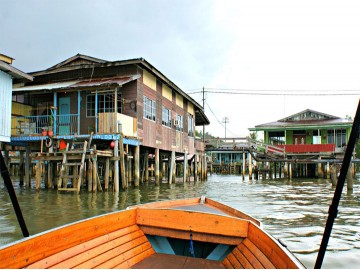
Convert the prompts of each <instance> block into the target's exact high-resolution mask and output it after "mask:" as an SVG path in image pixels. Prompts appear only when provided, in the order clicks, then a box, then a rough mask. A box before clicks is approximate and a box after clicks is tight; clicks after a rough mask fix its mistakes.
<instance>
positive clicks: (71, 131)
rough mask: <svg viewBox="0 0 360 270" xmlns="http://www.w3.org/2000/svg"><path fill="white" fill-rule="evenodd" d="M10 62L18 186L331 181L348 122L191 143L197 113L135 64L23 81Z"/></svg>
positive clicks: (63, 68) (3, 73) (265, 128)
mask: <svg viewBox="0 0 360 270" xmlns="http://www.w3.org/2000/svg"><path fill="white" fill-rule="evenodd" d="M13 60H14V59H13V58H11V57H9V56H6V55H3V54H0V85H1V88H0V91H1V96H2V97H3V98H2V99H1V102H2V103H4V105H2V106H3V108H4V111H5V113H3V114H2V115H1V116H0V117H1V118H2V121H3V122H6V123H7V124H6V125H3V126H4V128H3V130H1V134H0V137H1V139H2V140H1V141H3V143H1V150H2V151H3V153H4V157H5V161H6V163H7V165H8V168H10V174H11V175H12V176H14V177H18V178H19V179H20V185H21V186H24V187H28V188H35V189H37V190H39V189H43V188H44V189H57V190H58V191H59V192H61V191H62V192H66V191H68V192H80V191H88V192H96V191H115V192H118V191H120V190H125V189H127V188H128V187H129V186H134V187H137V186H139V185H140V184H141V183H143V182H148V181H153V182H154V183H155V185H159V184H161V183H168V184H172V183H175V182H176V181H183V182H185V181H205V180H206V179H207V176H208V174H212V173H217V174H234V175H239V179H241V178H242V179H245V176H246V175H247V177H248V179H249V180H259V179H262V180H266V179H276V178H288V179H292V178H297V177H301V178H306V177H309V178H310V177H311V178H315V177H318V178H326V179H331V180H332V182H333V183H334V184H335V183H336V179H337V174H338V172H339V168H340V166H341V162H342V158H343V156H344V153H345V149H346V142H347V140H348V138H349V135H350V131H351V126H352V120H350V119H344V118H340V117H337V116H333V115H329V114H325V113H322V112H318V111H316V110H313V109H305V110H304V111H301V112H299V113H297V114H294V115H290V116H288V117H285V118H283V119H279V120H274V122H271V123H265V124H259V125H256V126H254V127H249V132H251V134H263V138H255V137H256V136H255V137H254V138H253V136H252V138H250V137H244V138H226V137H225V138H204V137H202V138H197V137H196V134H195V128H196V127H204V126H207V125H209V124H210V121H209V119H208V117H207V116H206V114H205V112H204V108H203V106H201V105H200V104H198V103H197V102H196V101H195V100H194V99H193V98H192V97H190V96H189V95H188V94H187V93H185V92H184V91H183V90H181V89H180V88H179V87H178V86H177V85H175V84H174V83H173V82H172V81H171V80H170V79H169V78H168V77H166V76H165V75H164V74H163V73H162V72H160V71H159V70H158V69H157V68H156V67H154V66H152V65H151V63H149V62H147V61H146V60H145V59H143V58H137V59H129V60H118V61H105V60H102V59H98V58H95V57H91V56H87V55H82V54H77V55H75V56H73V57H70V58H68V59H65V60H64V61H62V62H60V63H58V64H55V65H54V66H51V67H48V68H46V69H44V70H41V71H37V72H31V73H24V72H22V71H20V70H18V69H16V68H15V67H14V66H13ZM6 102H7V103H6ZM5 103H6V104H5ZM10 114H11V117H10ZM3 126H2V127H3ZM204 130H205V129H203V133H202V134H205V132H204ZM355 162H357V160H356V159H353V163H352V166H351V168H350V170H349V172H348V177H347V179H348V188H351V187H352V180H351V179H352V177H353V175H354V173H355V166H354V163H355Z"/></svg>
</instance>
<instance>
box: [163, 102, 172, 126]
mask: <svg viewBox="0 0 360 270" xmlns="http://www.w3.org/2000/svg"><path fill="white" fill-rule="evenodd" d="M162 124H163V125H164V126H167V127H171V110H169V109H168V108H166V107H164V106H163V107H162Z"/></svg>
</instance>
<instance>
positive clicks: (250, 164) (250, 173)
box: [248, 153, 253, 180]
mask: <svg viewBox="0 0 360 270" xmlns="http://www.w3.org/2000/svg"><path fill="white" fill-rule="evenodd" d="M248 156H249V180H252V179H253V176H252V173H253V171H252V169H253V166H252V156H251V154H250V153H248Z"/></svg>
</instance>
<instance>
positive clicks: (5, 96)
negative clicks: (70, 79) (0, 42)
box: [0, 54, 33, 142]
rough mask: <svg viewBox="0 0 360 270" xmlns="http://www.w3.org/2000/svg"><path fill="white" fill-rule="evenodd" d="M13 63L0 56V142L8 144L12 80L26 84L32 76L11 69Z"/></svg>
mask: <svg viewBox="0 0 360 270" xmlns="http://www.w3.org/2000/svg"><path fill="white" fill-rule="evenodd" d="M13 61H14V59H13V58H11V57H9V56H7V55H4V54H0V100H1V111H2V114H1V116H0V117H1V125H0V142H10V137H11V100H12V89H13V80H18V81H21V82H26V81H32V79H33V78H32V76H30V75H28V74H26V73H25V72H22V71H20V70H18V69H16V68H15V67H13V66H12V63H13Z"/></svg>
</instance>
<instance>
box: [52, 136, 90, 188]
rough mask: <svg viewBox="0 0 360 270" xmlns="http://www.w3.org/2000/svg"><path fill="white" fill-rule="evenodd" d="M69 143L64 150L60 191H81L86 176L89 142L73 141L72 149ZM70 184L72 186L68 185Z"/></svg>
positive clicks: (59, 182)
mask: <svg viewBox="0 0 360 270" xmlns="http://www.w3.org/2000/svg"><path fill="white" fill-rule="evenodd" d="M69 145H70V144H69V143H67V145H66V149H65V151H64V152H63V160H62V164H61V170H60V176H59V179H58V191H77V192H80V187H81V183H82V182H83V178H84V171H85V157H86V151H87V147H88V142H87V141H81V142H77V141H73V142H72V145H71V148H70V149H69ZM70 172H71V174H70ZM69 182H70V183H69ZM68 185H70V186H71V187H68Z"/></svg>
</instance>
